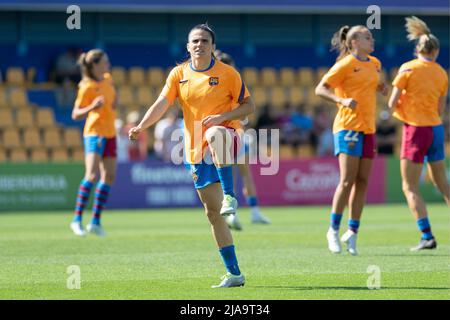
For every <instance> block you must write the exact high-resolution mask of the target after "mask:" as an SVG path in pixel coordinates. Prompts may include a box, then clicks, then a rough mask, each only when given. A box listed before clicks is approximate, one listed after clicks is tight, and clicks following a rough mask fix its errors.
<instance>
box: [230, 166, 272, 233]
mask: <svg viewBox="0 0 450 320" xmlns="http://www.w3.org/2000/svg"><path fill="white" fill-rule="evenodd" d="M237 167H238V168H239V172H240V174H241V177H242V180H243V188H242V191H243V193H244V196H245V198H246V200H247V204H248V206H249V207H250V210H251V221H252V223H262V224H269V223H270V220H269V219H268V218H266V217H265V216H263V215H262V213H261V211H260V210H259V207H258V197H257V195H256V186H255V182H254V181H253V176H252V172H251V170H250V165H249V164H248V163H243V164H238V165H237Z"/></svg>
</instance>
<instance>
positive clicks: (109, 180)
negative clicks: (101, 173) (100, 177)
mask: <svg viewBox="0 0 450 320" xmlns="http://www.w3.org/2000/svg"><path fill="white" fill-rule="evenodd" d="M104 180H105V182H106V183H107V184H109V185H111V184H113V183H114V181H115V180H116V174H115V173H108V174H106V175H105V179H104Z"/></svg>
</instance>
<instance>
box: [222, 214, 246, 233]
mask: <svg viewBox="0 0 450 320" xmlns="http://www.w3.org/2000/svg"><path fill="white" fill-rule="evenodd" d="M224 218H225V221H226V222H227V224H228V226H229V227H230V229H233V230H237V231H241V230H242V225H241V223H240V222H239V218H238V216H237V213H235V214H230V215H228V216H226V217H224Z"/></svg>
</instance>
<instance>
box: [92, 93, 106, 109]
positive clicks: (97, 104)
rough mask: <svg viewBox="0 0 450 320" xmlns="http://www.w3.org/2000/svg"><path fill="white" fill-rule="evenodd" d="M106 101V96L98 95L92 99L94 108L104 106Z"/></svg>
mask: <svg viewBox="0 0 450 320" xmlns="http://www.w3.org/2000/svg"><path fill="white" fill-rule="evenodd" d="M104 103H105V97H104V96H98V97H96V98H95V99H94V101H92V109H97V108H100V107H101V106H103V104H104Z"/></svg>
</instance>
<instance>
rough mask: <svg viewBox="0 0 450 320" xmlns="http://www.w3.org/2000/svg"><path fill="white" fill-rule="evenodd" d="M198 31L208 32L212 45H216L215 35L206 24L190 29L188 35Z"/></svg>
mask: <svg viewBox="0 0 450 320" xmlns="http://www.w3.org/2000/svg"><path fill="white" fill-rule="evenodd" d="M198 29H200V30H203V31H206V32H208V33H209V35H210V36H211V40H212V44H216V34H215V33H214V31H213V30H212V29H211V27H210V26H209V25H208V23H202V24H198V25H196V26H195V27H193V28H192V29H191V31H189V33H191V32H192V31H194V30H198Z"/></svg>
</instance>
